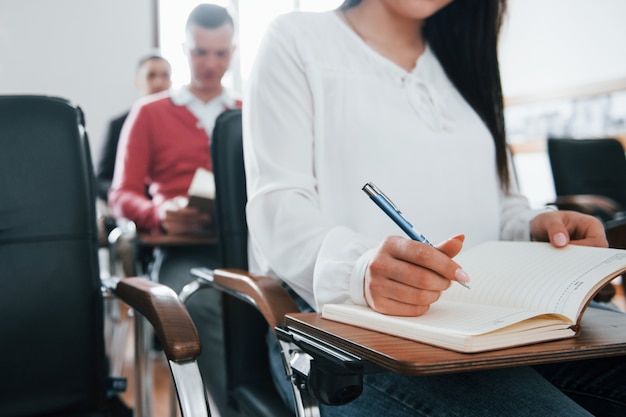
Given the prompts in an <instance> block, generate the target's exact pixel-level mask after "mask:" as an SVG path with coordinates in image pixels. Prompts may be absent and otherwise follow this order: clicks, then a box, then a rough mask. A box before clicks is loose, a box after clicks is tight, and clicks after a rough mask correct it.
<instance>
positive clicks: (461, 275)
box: [454, 268, 470, 282]
mask: <svg viewBox="0 0 626 417" xmlns="http://www.w3.org/2000/svg"><path fill="white" fill-rule="evenodd" d="M454 278H456V280H457V281H459V282H470V277H469V275H467V272H465V271H463V270H462V269H461V268H459V269H457V270H456V271H454Z"/></svg>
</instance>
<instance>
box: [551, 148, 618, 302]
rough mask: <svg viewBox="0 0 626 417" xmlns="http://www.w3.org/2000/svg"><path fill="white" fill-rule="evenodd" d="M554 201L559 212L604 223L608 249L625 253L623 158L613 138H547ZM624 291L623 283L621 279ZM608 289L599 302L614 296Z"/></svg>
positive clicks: (607, 288) (601, 294)
mask: <svg viewBox="0 0 626 417" xmlns="http://www.w3.org/2000/svg"><path fill="white" fill-rule="evenodd" d="M547 149H548V157H549V160H550V166H551V169H552V177H553V180H554V189H555V192H556V200H555V201H554V205H555V206H557V207H558V208H559V209H561V210H575V211H580V212H583V213H586V214H590V215H592V216H596V217H598V218H599V219H600V220H602V222H603V223H604V227H605V230H606V233H607V238H608V241H609V246H611V247H614V248H620V249H626V155H625V153H624V147H623V146H622V144H621V142H620V141H618V140H617V139H614V138H598V139H572V138H555V137H551V138H548V144H547ZM622 286H623V287H624V289H626V279H624V277H622ZM611 289H612V287H610V286H607V287H605V289H604V290H603V291H602V292H601V293H600V294H599V297H600V298H601V299H600V300H599V301H608V300H610V298H612V296H613V295H614V294H615V290H614V288H613V289H612V290H611Z"/></svg>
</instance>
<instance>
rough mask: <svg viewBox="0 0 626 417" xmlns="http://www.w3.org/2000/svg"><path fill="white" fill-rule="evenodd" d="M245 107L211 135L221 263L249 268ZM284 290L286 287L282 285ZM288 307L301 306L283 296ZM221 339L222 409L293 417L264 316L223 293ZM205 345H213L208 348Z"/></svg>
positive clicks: (192, 289) (235, 413) (187, 292)
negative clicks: (276, 375) (277, 383)
mask: <svg viewBox="0 0 626 417" xmlns="http://www.w3.org/2000/svg"><path fill="white" fill-rule="evenodd" d="M241 137H242V125H241V110H240V109H233V110H226V111H225V112H224V113H222V114H221V115H220V116H219V117H218V119H217V120H216V123H215V130H214V132H213V135H212V136H211V156H212V160H213V172H214V175H215V194H216V198H215V213H216V219H215V225H216V232H217V236H218V242H219V248H220V257H221V266H222V267H225V268H237V269H239V270H243V271H246V270H247V269H248V247H247V245H248V227H247V223H246V214H245V205H246V201H247V196H246V177H245V172H244V165H243V150H242V141H241ZM198 289H199V287H198V286H197V285H193V284H192V285H189V286H188V287H186V288H185V290H183V293H182V294H181V299H183V300H186V299H187V298H188V297H190V296H191V295H192V294H193V293H194V292H195V291H196V290H198ZM280 290H282V288H280ZM283 295H284V296H285V298H284V299H283V300H284V302H286V303H290V304H288V306H289V307H288V309H289V310H291V311H297V307H296V306H295V304H294V303H293V301H291V299H290V298H289V297H288V296H287V294H286V293H285V294H283ZM222 307H223V308H222V312H223V317H222V319H223V323H224V332H223V335H222V337H223V343H224V345H225V346H226V348H225V349H220V348H219V347H216V348H215V349H213V350H214V352H215V353H213V352H212V354H220V352H223V351H225V352H226V357H225V358H224V361H225V363H226V374H225V375H221V376H220V380H221V381H220V388H219V392H212V395H213V396H216V395H226V396H227V398H226V401H218V403H221V404H224V403H225V404H226V405H225V406H223V407H222V408H221V409H220V410H219V413H220V415H221V416H223V417H228V416H257V417H261V416H264V417H280V416H292V413H291V412H288V410H287V408H286V407H285V406H284V404H283V403H282V401H281V400H280V398H279V396H278V393H277V392H276V390H275V388H274V385H273V382H272V379H271V376H270V372H269V362H268V359H267V358H268V356H267V355H268V354H267V345H266V342H265V337H266V335H267V332H268V323H267V322H266V320H265V318H264V317H263V315H262V314H260V312H259V311H258V310H257V308H255V307H254V306H252V305H250V304H249V303H247V302H245V301H243V300H241V299H240V298H239V297H238V296H237V295H233V294H229V293H228V291H224V292H223V298H222ZM203 348H205V349H209V350H210V351H211V348H212V347H210V346H204V347H203Z"/></svg>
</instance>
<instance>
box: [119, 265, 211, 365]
mask: <svg viewBox="0 0 626 417" xmlns="http://www.w3.org/2000/svg"><path fill="white" fill-rule="evenodd" d="M110 289H111V290H112V291H113V293H114V294H115V295H116V296H118V297H119V298H120V299H121V300H122V301H124V302H125V303H126V304H128V305H129V306H130V307H132V308H133V309H134V310H136V311H137V312H139V313H140V314H141V315H143V316H144V317H145V318H146V319H148V321H149V322H150V324H151V325H152V327H153V328H154V331H155V333H156V335H157V336H158V338H159V341H160V342H161V345H162V346H163V351H164V353H165V355H166V356H167V358H168V359H169V360H171V361H174V362H184V361H189V360H193V359H195V358H197V357H198V356H199V355H200V339H199V338H198V332H197V331H196V327H195V326H194V324H193V322H192V320H191V317H190V316H189V313H188V312H187V309H186V308H185V306H184V305H183V304H182V303H181V302H180V300H179V299H178V295H177V294H176V293H175V292H174V291H173V290H172V289H171V288H169V287H167V286H165V285H162V284H158V283H156V282H152V281H148V280H147V279H145V278H138V277H134V278H125V279H123V280H120V281H119V282H117V285H115V286H112V287H110Z"/></svg>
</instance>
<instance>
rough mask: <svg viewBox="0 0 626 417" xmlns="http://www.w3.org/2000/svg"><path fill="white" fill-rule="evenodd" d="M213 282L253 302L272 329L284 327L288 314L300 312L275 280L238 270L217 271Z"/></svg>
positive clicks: (214, 273)
mask: <svg viewBox="0 0 626 417" xmlns="http://www.w3.org/2000/svg"><path fill="white" fill-rule="evenodd" d="M213 282H214V283H215V284H217V285H218V286H220V287H223V288H226V289H228V290H230V292H231V293H238V294H239V295H238V296H239V297H240V298H243V299H247V300H248V301H249V302H250V301H252V302H253V303H254V305H256V307H257V308H258V309H259V311H260V312H261V314H262V315H263V317H265V320H266V321H267V323H268V324H269V326H270V328H271V329H274V328H275V327H276V326H280V325H283V324H284V323H285V315H286V314H289V313H297V312H299V309H298V306H297V305H296V303H295V301H294V300H293V298H291V296H290V295H289V293H288V292H287V291H286V290H285V288H283V286H282V285H280V282H278V281H277V280H275V279H272V278H269V277H266V276H262V275H253V274H250V273H248V272H246V271H242V270H238V269H216V270H214V271H213ZM235 295H237V294H235ZM242 295H243V297H241V296H242Z"/></svg>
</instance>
